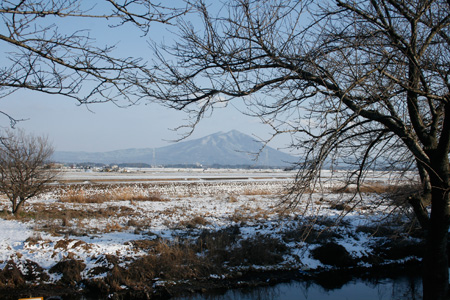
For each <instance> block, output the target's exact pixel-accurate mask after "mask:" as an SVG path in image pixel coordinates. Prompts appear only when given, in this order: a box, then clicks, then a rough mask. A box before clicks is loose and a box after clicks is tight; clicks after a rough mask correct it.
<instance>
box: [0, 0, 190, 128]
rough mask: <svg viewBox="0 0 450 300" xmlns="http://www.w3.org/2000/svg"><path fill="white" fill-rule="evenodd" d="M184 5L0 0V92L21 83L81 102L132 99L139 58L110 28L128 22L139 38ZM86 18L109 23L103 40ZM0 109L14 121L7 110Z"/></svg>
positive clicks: (23, 86) (21, 86) (140, 65)
mask: <svg viewBox="0 0 450 300" xmlns="http://www.w3.org/2000/svg"><path fill="white" fill-rule="evenodd" d="M181 4H183V3H182V2H181ZM181 4H180V6H181ZM186 11H187V7H186V6H181V7H180V8H174V4H173V3H172V4H171V7H165V6H164V5H162V4H160V2H156V1H151V0H136V1H129V0H99V1H89V0H85V1H83V0H53V1H50V0H44V1H41V0H40V1H37V0H3V1H0V16H1V19H0V48H1V49H2V51H1V52H2V61H1V64H0V65H1V67H0V98H2V97H6V96H8V95H10V94H11V93H13V92H15V91H17V90H19V89H27V90H33V91H38V92H43V93H47V94H57V95H64V96H67V97H70V98H73V99H75V100H77V101H79V103H82V104H84V103H95V102H106V101H113V102H115V103H117V101H120V103H122V102H124V103H125V104H127V103H129V102H131V103H132V102H133V101H135V100H136V98H133V97H132V96H133V95H134V87H135V86H136V84H137V82H139V80H141V79H142V78H145V76H144V75H145V68H144V67H145V62H144V61H143V60H142V59H140V58H134V57H121V56H120V55H119V54H118V52H116V44H117V43H118V42H119V41H118V40H116V39H115V38H116V37H115V34H114V29H115V28H116V27H120V26H123V29H124V30H130V27H131V28H132V27H133V26H134V27H137V28H138V30H140V32H142V38H145V35H147V34H148V32H149V30H150V25H151V24H153V23H164V24H167V23H170V21H171V20H172V19H173V18H175V17H176V16H178V15H180V14H182V13H184V12H186ZM89 22H93V23H94V24H100V25H103V24H107V25H109V26H110V27H111V33H110V32H106V33H102V34H108V38H109V40H110V42H109V45H104V46H102V45H99V43H98V42H96V40H95V36H93V35H92V34H91V32H90V30H89V29H92V28H89V25H88V24H89ZM95 22H96V23H95ZM91 26H92V25H91ZM120 105H122V104H120ZM0 113H1V114H3V115H5V116H6V117H8V118H9V120H10V121H11V123H12V125H14V124H15V123H16V121H17V120H16V119H15V118H14V116H11V115H9V114H8V112H7V111H3V110H1V108H0Z"/></svg>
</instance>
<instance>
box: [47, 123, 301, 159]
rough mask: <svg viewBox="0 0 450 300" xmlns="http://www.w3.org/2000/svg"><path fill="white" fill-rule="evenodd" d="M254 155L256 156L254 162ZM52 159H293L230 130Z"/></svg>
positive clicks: (61, 154)
mask: <svg viewBox="0 0 450 300" xmlns="http://www.w3.org/2000/svg"><path fill="white" fill-rule="evenodd" d="M261 149H262V151H261ZM259 152H260V153H259ZM252 153H253V154H252ZM256 153H259V156H258V159H257V160H256V161H255V160H254V158H255V154H256ZM53 160H54V161H56V162H61V163H87V162H90V163H103V164H126V163H145V164H148V165H151V166H168V165H198V166H214V165H216V166H238V165H240V166H242V165H248V166H266V167H285V166H289V165H290V164H291V163H293V162H295V161H296V158H295V157H294V156H292V155H289V154H287V153H284V152H281V151H279V150H276V149H274V148H272V147H268V146H266V147H264V148H263V144H262V143H261V142H259V141H256V140H255V139H254V138H252V137H250V136H248V135H246V134H243V133H241V132H239V131H237V130H232V131H229V132H226V133H224V132H217V133H213V134H210V135H207V136H205V137H202V138H198V139H194V140H190V141H183V142H178V143H175V144H172V145H168V146H164V147H159V148H128V149H121V150H114V151H106V152H84V151H55V154H54V156H53Z"/></svg>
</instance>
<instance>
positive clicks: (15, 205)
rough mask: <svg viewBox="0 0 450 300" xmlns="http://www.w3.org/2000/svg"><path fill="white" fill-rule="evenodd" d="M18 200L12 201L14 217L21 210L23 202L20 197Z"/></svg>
mask: <svg viewBox="0 0 450 300" xmlns="http://www.w3.org/2000/svg"><path fill="white" fill-rule="evenodd" d="M18 198H19V200H17V198H14V199H13V200H12V213H13V214H14V215H15V214H16V213H18V212H19V211H20V210H21V208H22V204H23V202H24V201H23V200H22V199H21V198H20V197H18Z"/></svg>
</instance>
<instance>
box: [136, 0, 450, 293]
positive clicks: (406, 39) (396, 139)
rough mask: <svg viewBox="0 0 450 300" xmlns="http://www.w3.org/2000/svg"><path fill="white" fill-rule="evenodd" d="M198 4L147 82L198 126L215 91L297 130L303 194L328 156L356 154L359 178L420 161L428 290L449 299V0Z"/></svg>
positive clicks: (415, 166) (350, 159) (418, 200)
mask: <svg viewBox="0 0 450 300" xmlns="http://www.w3.org/2000/svg"><path fill="white" fill-rule="evenodd" d="M195 8H196V11H197V13H198V16H199V19H201V20H202V24H201V25H198V23H192V22H187V21H184V22H183V21H181V22H179V27H180V30H179V37H180V39H179V41H178V42H177V43H175V44H172V45H165V46H162V47H161V46H156V47H155V49H154V50H155V52H156V54H157V55H158V57H159V66H158V69H157V70H156V71H155V72H154V74H153V82H154V83H156V87H155V85H148V87H147V89H145V90H144V92H145V93H147V94H148V95H149V96H150V97H156V98H157V99H160V100H161V101H162V102H163V103H165V104H166V105H168V106H169V107H173V108H176V109H180V110H186V111H188V112H189V113H191V114H192V116H193V120H192V124H191V125H192V126H193V127H194V126H195V125H196V124H197V122H198V121H199V120H200V119H201V118H202V116H203V115H204V114H205V112H207V111H209V110H211V109H213V108H214V106H215V105H217V104H218V103H223V102H228V101H236V100H237V99H241V100H242V101H244V102H245V103H246V104H247V105H248V106H249V107H251V109H252V112H253V114H254V115H255V116H257V117H259V118H261V119H262V120H263V122H265V123H267V124H270V125H271V126H272V128H273V129H274V134H275V135H277V134H282V133H289V134H292V140H293V143H292V147H293V148H295V149H298V151H299V153H300V154H301V156H302V157H303V159H302V161H301V162H300V163H299V168H300V171H299V175H298V177H297V185H296V187H297V195H301V194H302V191H304V190H306V189H307V188H309V187H310V186H311V183H313V182H315V180H317V179H318V178H320V171H321V169H322V168H323V167H324V164H327V167H332V165H333V164H337V163H340V164H342V163H345V164H348V165H352V166H353V169H355V168H356V170H358V171H357V172H351V173H349V174H350V175H354V176H350V178H354V182H356V183H359V182H361V179H363V178H364V171H365V170H368V169H371V168H380V167H383V168H391V169H400V170H409V169H410V170H414V171H417V172H418V174H419V175H420V182H421V186H422V188H421V192H420V193H418V194H417V195H415V196H414V197H411V198H410V203H411V205H412V206H413V207H414V211H415V212H416V215H417V217H418V219H419V221H420V223H421V225H422V227H423V228H424V230H425V232H426V233H427V255H426V257H425V259H424V262H425V266H426V270H427V271H426V272H425V273H426V275H425V276H424V295H425V298H424V299H444V298H445V297H446V294H447V291H448V267H447V266H448V262H447V254H446V252H445V248H446V243H447V236H448V225H449V223H450V206H449V203H450V200H449V196H448V191H449V188H450V181H449V180H450V177H449V176H450V172H449V161H448V153H449V149H450V104H449V100H450V93H449V87H450V82H449V72H450V52H449V51H450V47H449V46H450V36H449V34H450V26H449V25H450V3H449V2H448V1H443V0H436V1H432V0H429V1H422V0H420V1H419V0H413V1H402V0H385V1H372V0H367V1H347V0H335V1H325V2H322V1H277V0H266V1H252V0H235V1H227V2H225V4H224V6H223V7H221V8H220V9H217V7H216V6H214V5H208V4H207V3H205V2H202V1H199V2H197V3H196V6H195ZM330 164H331V166H330ZM295 200H296V201H299V200H300V198H299V197H296V199H295ZM430 201H431V206H430V207H429V208H428V207H426V206H427V203H430ZM433 272H434V274H432V273H433Z"/></svg>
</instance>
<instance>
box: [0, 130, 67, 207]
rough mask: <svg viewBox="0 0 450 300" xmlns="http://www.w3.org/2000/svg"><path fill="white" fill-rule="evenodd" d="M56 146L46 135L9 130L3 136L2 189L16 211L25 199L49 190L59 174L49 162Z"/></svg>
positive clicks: (0, 152)
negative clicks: (39, 135)
mask: <svg viewBox="0 0 450 300" xmlns="http://www.w3.org/2000/svg"><path fill="white" fill-rule="evenodd" d="M53 151H54V150H53V148H52V146H51V145H50V144H49V142H48V141H47V139H46V138H44V137H35V136H32V135H26V134H25V133H24V132H23V131H20V130H19V131H12V130H8V131H5V132H4V133H3V134H2V138H1V139H0V176H1V181H0V192H1V193H4V194H5V195H6V196H7V197H8V199H9V200H10V201H11V204H12V212H13V213H14V214H16V213H17V212H18V211H20V209H21V207H22V206H23V205H24V203H25V201H26V200H28V199H29V198H31V197H34V196H37V195H39V194H41V193H42V192H44V191H45V189H46V185H47V184H48V183H49V182H51V181H52V180H54V179H55V177H56V176H57V175H58V172H57V170H55V169H53V168H51V167H50V166H49V165H48V162H49V159H50V158H51V156H52V155H53Z"/></svg>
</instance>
